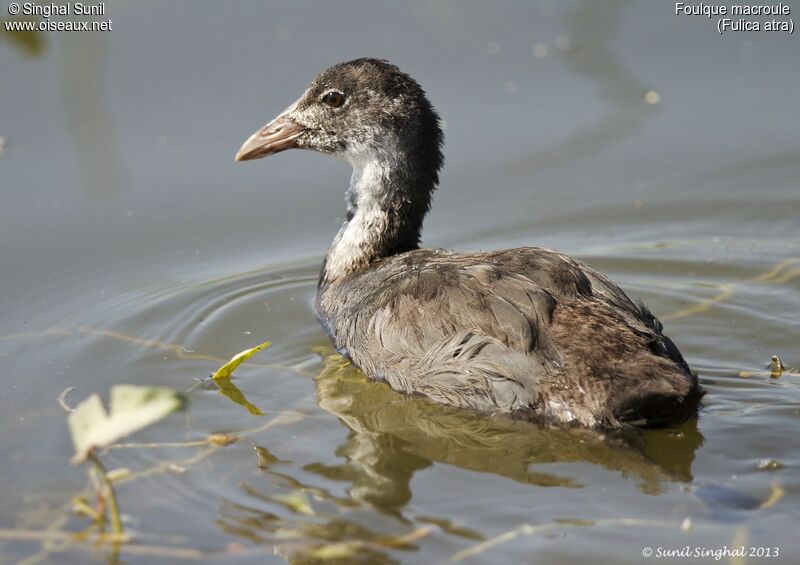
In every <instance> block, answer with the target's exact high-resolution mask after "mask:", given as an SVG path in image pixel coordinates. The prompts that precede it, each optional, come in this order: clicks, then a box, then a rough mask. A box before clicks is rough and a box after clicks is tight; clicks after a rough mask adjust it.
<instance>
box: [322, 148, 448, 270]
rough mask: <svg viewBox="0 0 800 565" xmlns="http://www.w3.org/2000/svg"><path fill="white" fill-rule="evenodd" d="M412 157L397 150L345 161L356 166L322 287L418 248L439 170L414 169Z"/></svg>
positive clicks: (326, 260) (352, 156)
mask: <svg viewBox="0 0 800 565" xmlns="http://www.w3.org/2000/svg"><path fill="white" fill-rule="evenodd" d="M411 157H412V156H411V155H409V154H408V153H406V152H402V151H398V150H397V149H396V147H393V148H390V150H388V151H378V152H375V151H373V152H371V153H370V154H369V155H367V156H365V157H360V156H359V155H347V156H346V158H347V160H348V161H350V162H351V164H352V165H353V176H352V177H351V179H350V188H349V189H348V190H347V195H346V202H347V214H346V216H345V220H344V223H343V224H342V227H341V229H339V233H338V234H337V235H336V238H335V239H334V240H333V243H332V244H331V246H330V248H329V249H328V253H327V254H326V256H325V262H324V264H323V268H322V273H321V274H320V286H324V285H327V284H330V283H332V282H334V281H336V280H338V279H341V278H342V277H346V276H347V275H350V274H353V273H358V272H360V271H363V270H365V269H367V268H369V267H370V265H371V264H373V263H374V262H375V261H378V260H380V259H382V258H385V257H389V256H391V255H396V254H398V253H403V252H405V251H410V250H412V249H417V248H418V247H419V241H420V236H421V233H422V222H423V219H424V218H425V214H426V213H427V212H428V209H429V207H430V201H431V193H432V192H433V190H434V187H435V184H436V182H437V180H438V178H437V175H436V171H435V170H434V171H433V174H432V175H431V174H426V172H425V171H424V170H420V168H415V167H414V166H413V165H412V163H413V162H414V160H413V159H412V158H411Z"/></svg>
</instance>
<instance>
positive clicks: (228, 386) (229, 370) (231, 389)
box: [211, 341, 270, 416]
mask: <svg viewBox="0 0 800 565" xmlns="http://www.w3.org/2000/svg"><path fill="white" fill-rule="evenodd" d="M269 345H270V343H269V342H268V341H265V342H264V343H262V344H261V345H256V346H255V347H253V348H251V349H246V350H244V351H242V352H241V353H237V354H236V355H234V356H233V358H232V359H231V360H230V361H228V362H227V363H225V364H224V365H223V366H222V367H220V368H219V369H217V372H216V373H214V374H213V375H212V376H211V378H212V380H213V381H214V382H215V383H216V385H217V386H218V387H219V391H220V393H222V394H223V395H224V396H227V397H228V398H230V399H231V400H233V401H234V402H235V403H236V404H239V405H240V406H244V407H245V408H247V411H248V412H250V413H251V414H254V415H255V416H263V415H264V412H262V411H261V409H260V408H259V407H258V406H256V405H254V404H252V403H251V402H250V401H249V400H247V398H246V397H245V395H244V393H243V392H242V391H241V390H239V387H237V386H236V385H235V384H233V381H232V380H231V375H233V372H234V371H235V370H236V368H237V367H238V366H239V365H241V364H242V363H244V362H245V361H247V360H248V359H250V358H251V357H252V356H253V355H255V354H256V353H258V352H259V351H261V350H262V349H264V348H265V347H269Z"/></svg>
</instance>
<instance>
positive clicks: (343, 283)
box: [237, 59, 703, 428]
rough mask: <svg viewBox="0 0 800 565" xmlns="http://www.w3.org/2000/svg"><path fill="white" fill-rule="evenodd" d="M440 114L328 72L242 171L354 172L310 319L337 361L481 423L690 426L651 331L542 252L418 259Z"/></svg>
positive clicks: (601, 284)
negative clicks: (280, 157) (328, 162)
mask: <svg viewBox="0 0 800 565" xmlns="http://www.w3.org/2000/svg"><path fill="white" fill-rule="evenodd" d="M441 143H442V135H441V130H440V128H439V126H438V116H437V115H436V113H435V112H434V110H433V108H432V107H431V105H430V103H429V102H428V100H427V98H426V97H425V94H424V92H423V91H422V89H421V88H420V87H419V85H418V84H417V83H416V82H415V81H414V80H413V79H411V78H410V77H409V76H408V75H406V74H404V73H402V72H401V71H399V70H398V69H397V68H396V67H394V66H393V65H390V64H389V63H387V62H385V61H380V60H375V59H358V60H355V61H350V62H347V63H340V64H339V65H336V66H334V67H331V68H330V69H328V70H326V71H324V72H323V73H322V74H321V75H320V76H318V77H317V78H316V79H315V80H314V82H312V84H311V86H310V87H309V89H308V90H307V91H306V93H305V94H304V95H303V96H302V97H301V98H300V99H299V100H298V101H297V102H295V104H293V105H292V106H290V107H289V108H288V109H287V110H286V111H285V112H283V113H282V114H281V115H280V116H279V117H278V118H276V119H275V120H273V121H272V122H270V123H269V124H267V126H265V127H264V128H263V129H262V130H260V131H259V132H257V133H256V134H254V135H253V136H251V138H250V139H248V140H247V141H246V142H245V144H244V145H243V146H242V149H241V150H240V151H239V154H238V155H237V160H245V159H251V158H257V157H262V156H264V155H268V154H272V153H275V152H278V151H282V150H284V149H288V148H290V147H298V148H304V149H314V150H318V151H322V152H326V153H333V154H336V155H338V156H341V157H342V158H344V159H346V160H347V161H349V162H350V163H351V164H352V165H353V169H354V172H353V178H352V180H351V184H350V189H349V190H348V192H347V205H348V211H347V216H346V219H345V222H344V225H343V226H342V228H341V229H340V231H339V233H338V234H337V236H336V238H335V240H334V242H333V244H332V245H331V247H330V249H329V250H328V253H327V255H326V257H325V263H324V266H323V269H322V273H321V275H320V285H319V290H318V295H317V301H316V310H317V314H318V317H319V319H320V321H321V322H322V324H323V326H324V327H325V328H326V330H327V331H328V333H329V335H330V337H331V340H332V341H333V343H334V345H335V346H336V348H337V349H338V350H339V351H340V352H341V353H343V354H345V355H348V356H349V357H350V358H351V359H352V361H353V362H354V363H355V364H356V365H357V366H358V367H360V368H361V369H362V370H363V371H364V372H365V373H366V374H367V375H369V376H370V377H372V378H373V379H376V380H383V381H385V382H386V383H388V384H389V385H390V386H391V387H392V388H394V389H395V390H399V391H402V392H406V393H416V394H423V395H425V396H427V397H429V398H431V399H433V400H436V401H439V402H442V403H446V404H451V405H455V406H460V407H464V408H471V409H476V410H481V411H485V412H508V413H514V414H516V415H521V416H524V417H528V418H531V419H537V420H544V421H553V422H562V423H574V424H580V425H585V426H592V427H603V428H616V427H620V426H623V425H641V426H657V425H663V424H667V423H672V422H678V421H681V420H683V419H686V418H687V417H689V416H691V415H693V414H694V413H695V412H696V410H697V406H698V404H699V401H700V398H701V397H702V395H703V391H702V389H701V388H700V386H699V385H698V383H697V378H696V377H695V376H693V375H692V374H691V372H690V370H689V367H688V366H687V364H686V362H685V361H684V359H683V357H682V356H681V354H680V352H679V351H678V349H677V348H676V347H675V345H674V344H673V343H672V341H671V340H670V339H669V338H667V337H666V336H664V335H663V333H662V331H661V324H660V323H659V322H658V320H656V319H655V317H653V315H652V314H651V313H650V312H649V311H648V310H647V309H646V308H645V307H644V306H642V305H636V304H634V303H633V302H632V301H631V300H630V299H629V298H628V297H627V295H626V294H625V293H624V292H623V291H622V290H620V288H619V287H617V286H616V285H615V284H614V283H613V282H611V281H610V280H609V279H607V278H606V277H604V276H603V275H601V274H599V273H596V272H595V271H593V270H592V269H590V268H589V267H587V266H586V265H583V264H581V263H579V262H577V261H575V260H574V259H571V258H569V257H567V256H565V255H562V254H559V253H556V252H554V251H550V250H547V249H541V248H535V247H525V248H519V249H508V250H502V251H493V252H485V253H454V252H449V251H444V250H425V249H418V242H419V238H420V233H421V229H422V220H423V218H424V216H425V214H426V213H427V211H428V208H429V206H430V198H431V194H432V192H433V190H434V188H435V185H436V183H437V182H438V170H439V168H440V167H441V164H442V156H441V149H440V147H441Z"/></svg>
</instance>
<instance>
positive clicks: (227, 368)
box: [211, 341, 270, 381]
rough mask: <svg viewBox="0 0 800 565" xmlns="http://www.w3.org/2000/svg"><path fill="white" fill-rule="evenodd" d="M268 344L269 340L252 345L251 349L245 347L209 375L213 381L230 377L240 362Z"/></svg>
mask: <svg viewBox="0 0 800 565" xmlns="http://www.w3.org/2000/svg"><path fill="white" fill-rule="evenodd" d="M269 346H270V342H268V341H265V342H264V343H262V344H261V345H256V346H255V347H253V348H251V349H245V350H244V351H242V352H241V353H237V354H236V355H234V356H233V357H232V358H231V360H230V361H228V362H227V363H225V364H224V365H223V366H222V367H220V368H219V369H217V372H216V373H214V374H213V375H212V376H211V378H212V379H214V380H215V381H216V380H218V379H226V378H230V377H231V375H233V372H234V371H235V370H236V368H237V367H238V366H239V365H241V364H242V363H244V362H245V361H247V360H248V359H250V358H251V357H252V356H253V355H255V354H256V353H258V352H259V351H261V350H262V349H264V348H265V347H269Z"/></svg>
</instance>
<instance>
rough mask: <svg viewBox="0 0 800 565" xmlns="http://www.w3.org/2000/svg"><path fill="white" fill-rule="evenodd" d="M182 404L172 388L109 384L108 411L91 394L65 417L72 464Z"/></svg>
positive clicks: (157, 419)
mask: <svg viewBox="0 0 800 565" xmlns="http://www.w3.org/2000/svg"><path fill="white" fill-rule="evenodd" d="M185 404H186V400H185V399H184V397H183V396H182V395H181V394H180V393H178V392H177V391H175V390H172V389H169V388H160V387H148V386H135V385H116V386H114V387H111V402H110V411H109V412H108V413H107V412H106V409H105V407H104V406H103V402H102V401H101V400H100V396H98V395H97V394H93V395H91V396H90V397H89V398H87V399H86V400H84V401H83V402H81V403H80V404H79V405H78V406H77V407H76V408H75V409H74V410H73V411H72V412H71V413H70V414H69V416H68V422H69V431H70V435H72V442H73V443H74V444H75V456H74V457H73V458H72V462H73V463H81V462H82V461H84V460H85V459H86V457H87V455H88V454H89V452H90V451H91V450H92V449H95V448H97V447H107V446H108V445H111V444H112V443H114V442H116V441H118V440H120V439H122V438H125V437H128V436H129V435H131V434H133V433H134V432H137V431H139V430H141V429H143V428H146V427H147V426H149V425H151V424H154V423H156V422H158V421H159V420H161V419H162V418H164V417H165V416H167V415H168V414H171V413H172V412H175V411H176V410H180V409H181V408H183V407H184V406H185Z"/></svg>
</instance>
